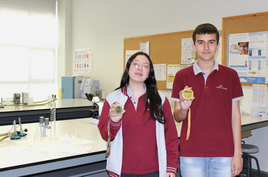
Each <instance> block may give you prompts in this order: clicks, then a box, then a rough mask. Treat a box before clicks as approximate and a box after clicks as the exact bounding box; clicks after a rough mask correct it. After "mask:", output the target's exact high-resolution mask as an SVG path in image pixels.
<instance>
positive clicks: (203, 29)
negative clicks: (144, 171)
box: [193, 23, 219, 44]
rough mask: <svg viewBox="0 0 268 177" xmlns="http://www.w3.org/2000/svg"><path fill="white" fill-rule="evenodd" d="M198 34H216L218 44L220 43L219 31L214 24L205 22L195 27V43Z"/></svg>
mask: <svg viewBox="0 0 268 177" xmlns="http://www.w3.org/2000/svg"><path fill="white" fill-rule="evenodd" d="M197 34H216V39H217V44H218V43H219V31H218V29H217V28H216V27H215V26H214V25H212V24H210V23H204V24H201V25H198V26H197V27H196V28H195V30H194V32H193V42H194V44H195V40H196V35H197Z"/></svg>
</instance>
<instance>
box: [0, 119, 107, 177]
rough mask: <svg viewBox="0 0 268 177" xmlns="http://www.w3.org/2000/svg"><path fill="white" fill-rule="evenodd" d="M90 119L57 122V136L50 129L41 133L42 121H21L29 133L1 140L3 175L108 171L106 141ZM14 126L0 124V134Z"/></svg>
mask: <svg viewBox="0 0 268 177" xmlns="http://www.w3.org/2000/svg"><path fill="white" fill-rule="evenodd" d="M91 122H92V118H83V119H72V120H62V121H57V122H56V136H51V134H50V133H51V132H50V130H48V129H47V131H46V136H41V135H42V133H43V132H42V133H40V132H41V130H42V128H41V130H40V125H39V123H27V124H22V128H23V129H24V128H27V129H28V132H27V135H26V136H24V137H21V138H20V139H18V140H11V139H9V138H8V139H5V140H3V141H2V142H0V149H1V151H0V156H1V160H0V176H8V177H13V176H14V177H15V176H57V177H60V176H77V175H78V174H81V173H87V175H90V174H91V175H95V174H100V173H104V174H106V171H105V165H106V159H105V152H106V142H105V141H104V140H103V139H102V138H101V136H100V134H99V131H98V128H97V125H96V124H92V123H91ZM11 128H12V126H11V125H9V126H8V125H5V126H0V133H6V132H8V131H10V130H11ZM17 130H19V129H18V128H17ZM51 130H52V129H51ZM0 138H1V137H0Z"/></svg>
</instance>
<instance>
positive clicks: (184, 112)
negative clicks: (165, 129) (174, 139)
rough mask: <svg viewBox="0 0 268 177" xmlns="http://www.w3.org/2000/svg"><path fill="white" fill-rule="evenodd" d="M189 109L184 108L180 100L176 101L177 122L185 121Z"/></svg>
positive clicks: (175, 116) (175, 114) (175, 113)
mask: <svg viewBox="0 0 268 177" xmlns="http://www.w3.org/2000/svg"><path fill="white" fill-rule="evenodd" d="M187 112H188V108H187V109H182V108H181V104H180V102H178V101H175V107H174V118H175V120H176V121H177V122H181V121H183V120H184V119H185V118H186V117H187Z"/></svg>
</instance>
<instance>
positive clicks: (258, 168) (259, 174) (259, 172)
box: [251, 156, 261, 177]
mask: <svg viewBox="0 0 268 177" xmlns="http://www.w3.org/2000/svg"><path fill="white" fill-rule="evenodd" d="M251 158H253V159H254V160H255V161H256V164H257V170H258V176H259V177H261V171H260V165H259V161H258V159H257V158H256V157H254V156H251Z"/></svg>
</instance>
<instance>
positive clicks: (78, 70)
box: [73, 48, 93, 74]
mask: <svg viewBox="0 0 268 177" xmlns="http://www.w3.org/2000/svg"><path fill="white" fill-rule="evenodd" d="M73 61H74V73H75V74H88V73H92V72H93V68H92V48H82V49H76V50H75V51H74V60H73Z"/></svg>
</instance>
